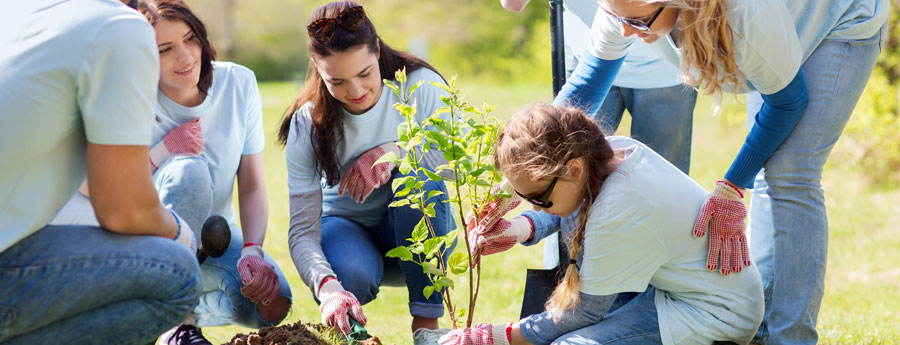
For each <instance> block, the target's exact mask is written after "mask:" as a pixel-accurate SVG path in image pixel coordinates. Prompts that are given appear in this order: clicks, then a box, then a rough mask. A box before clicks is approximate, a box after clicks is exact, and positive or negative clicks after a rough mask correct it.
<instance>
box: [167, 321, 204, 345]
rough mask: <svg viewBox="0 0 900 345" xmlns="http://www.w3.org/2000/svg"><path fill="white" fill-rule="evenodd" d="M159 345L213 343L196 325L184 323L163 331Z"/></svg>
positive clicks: (201, 344) (202, 344)
mask: <svg viewBox="0 0 900 345" xmlns="http://www.w3.org/2000/svg"><path fill="white" fill-rule="evenodd" d="M159 345H212V343H210V342H209V340H206V338H204V337H203V332H201V331H200V328H198V327H196V326H191V325H187V324H182V325H180V326H178V327H176V328H173V329H170V330H169V331H168V332H166V333H163V335H162V336H161V337H160V338H159Z"/></svg>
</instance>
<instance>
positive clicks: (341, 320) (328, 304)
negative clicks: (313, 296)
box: [319, 278, 368, 334]
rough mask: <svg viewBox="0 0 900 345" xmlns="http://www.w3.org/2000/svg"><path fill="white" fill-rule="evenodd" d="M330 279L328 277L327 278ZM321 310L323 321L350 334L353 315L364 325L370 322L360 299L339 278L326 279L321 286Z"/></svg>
mask: <svg viewBox="0 0 900 345" xmlns="http://www.w3.org/2000/svg"><path fill="white" fill-rule="evenodd" d="M326 279H328V278H326ZM319 301H321V302H322V304H320V305H319V312H320V313H322V323H323V324H325V325H328V326H332V327H337V328H338V329H339V330H340V331H341V332H342V333H344V334H350V318H349V315H352V316H353V318H354V319H356V321H359V323H360V324H362V325H363V326H365V325H366V323H367V322H368V321H367V320H366V316H365V315H363V311H362V306H360V305H359V300H357V299H356V296H353V294H352V293H350V292H348V291H345V290H344V288H343V287H342V286H341V283H339V282H338V281H337V279H331V280H326V281H325V282H324V283H322V287H320V288H319Z"/></svg>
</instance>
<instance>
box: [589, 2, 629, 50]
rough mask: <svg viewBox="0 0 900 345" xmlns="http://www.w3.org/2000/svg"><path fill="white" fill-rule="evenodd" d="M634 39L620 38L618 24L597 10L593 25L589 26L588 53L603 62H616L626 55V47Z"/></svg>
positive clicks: (620, 32)
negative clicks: (589, 40)
mask: <svg viewBox="0 0 900 345" xmlns="http://www.w3.org/2000/svg"><path fill="white" fill-rule="evenodd" d="M635 39H636V38H635V37H625V36H622V30H621V29H620V24H619V22H618V21H616V20H615V19H613V18H612V17H611V16H610V15H609V14H606V12H604V11H603V9H600V8H598V9H597V14H596V15H595V16H594V23H593V25H591V44H590V46H589V47H588V51H590V53H591V55H594V56H595V57H597V58H600V59H603V60H616V59H619V58H621V57H623V56H625V55H626V54H628V47H630V46H631V44H632V43H634V40H635Z"/></svg>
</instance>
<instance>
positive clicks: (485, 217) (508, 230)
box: [466, 180, 533, 265]
mask: <svg viewBox="0 0 900 345" xmlns="http://www.w3.org/2000/svg"><path fill="white" fill-rule="evenodd" d="M501 190H502V191H505V192H507V193H510V192H511V191H512V186H511V185H510V184H509V182H507V181H506V180H504V181H503V182H501V183H500V184H499V185H497V186H496V187H494V190H493V192H494V193H497V192H499V191H501ZM521 203H522V199H520V198H519V197H518V196H515V195H514V194H513V196H511V197H509V198H503V197H500V196H495V197H493V198H492V199H491V200H490V201H488V202H487V203H486V204H485V206H484V207H483V208H482V209H481V213H480V214H479V215H478V218H477V219H476V218H475V215H474V214H472V213H469V215H467V216H466V236H468V239H469V251H470V252H471V253H472V254H473V257H474V259H473V260H472V264H473V265H474V264H476V263H477V262H478V254H479V253H480V254H481V255H491V254H496V253H500V252H503V251H507V250H509V249H510V248H512V247H513V246H515V245H516V243H521V242H525V241H526V240H528V239H529V238H531V235H532V233H533V230H532V229H533V227H532V226H531V221H529V220H528V218H525V217H522V216H517V217H515V218H513V220H512V221H508V220H506V219H503V216H504V215H505V214H506V213H508V212H509V211H511V210H513V209H515V208H516V207H517V206H519V204H521Z"/></svg>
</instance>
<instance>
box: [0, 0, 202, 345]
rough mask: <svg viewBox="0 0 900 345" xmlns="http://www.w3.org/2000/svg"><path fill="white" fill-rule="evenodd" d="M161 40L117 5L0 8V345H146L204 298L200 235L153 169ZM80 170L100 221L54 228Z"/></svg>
mask: <svg viewBox="0 0 900 345" xmlns="http://www.w3.org/2000/svg"><path fill="white" fill-rule="evenodd" d="M153 37H154V35H153V29H152V28H151V27H150V25H149V24H148V23H147V21H146V19H144V18H142V17H141V15H140V14H139V13H137V12H135V11H134V10H133V9H130V8H128V7H127V6H126V5H124V4H123V3H122V2H119V1H112V0H107V1H94V0H62V1H53V2H46V1H32V2H17V3H13V4H11V6H7V7H6V8H5V9H4V11H3V12H2V13H0V42H3V44H2V45H3V49H2V50H0V71H2V72H0V104H3V107H2V110H0V146H2V147H3V149H2V150H0V159H2V161H3V162H5V163H4V164H3V166H2V168H0V286H2V287H3V288H2V289H0V306H2V307H0V343H4V344H29V345H30V344H50V343H57V342H60V341H64V342H66V343H71V344H113V343H114V344H144V343H146V342H148V341H151V340H152V339H155V338H156V337H157V336H158V335H159V334H160V333H161V332H163V331H164V330H166V329H168V328H170V327H172V326H174V325H176V324H178V323H179V322H180V321H181V320H183V319H184V318H185V316H186V315H187V314H188V313H189V312H190V310H191V309H193V308H194V306H196V305H197V299H198V296H199V295H200V290H201V285H202V282H201V277H200V269H199V267H198V265H197V260H196V258H195V256H194V251H195V250H196V242H195V240H194V237H193V232H192V230H191V227H190V225H189V224H188V223H187V222H186V221H185V220H184V219H181V218H180V217H179V216H178V215H177V214H176V213H175V212H173V211H172V210H171V209H166V207H164V206H163V205H162V204H161V203H160V202H159V199H158V197H157V194H156V191H155V190H154V188H153V181H152V179H151V177H150V169H149V164H148V163H147V155H148V145H149V144H150V140H151V136H152V129H151V126H152V121H153V104H154V102H155V101H154V99H153V97H154V95H155V89H156V84H157V81H158V78H159V60H158V56H157V52H156V48H155V46H154V43H153V42H154V38H153ZM36 139H38V140H36ZM85 173H86V175H87V179H88V180H89V181H90V183H91V191H92V192H93V196H94V197H93V198H92V199H91V203H92V204H93V208H94V209H95V210H96V220H97V221H98V223H99V226H52V225H51V226H48V225H47V224H48V222H49V221H50V219H51V218H52V217H53V216H54V215H55V214H56V213H57V211H59V209H60V208H61V207H62V206H63V204H64V203H65V202H66V200H67V198H69V197H70V196H71V195H72V193H74V192H75V190H76V189H77V188H78V185H79V184H80V183H81V182H82V181H84V179H85ZM173 239H174V241H173Z"/></svg>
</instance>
